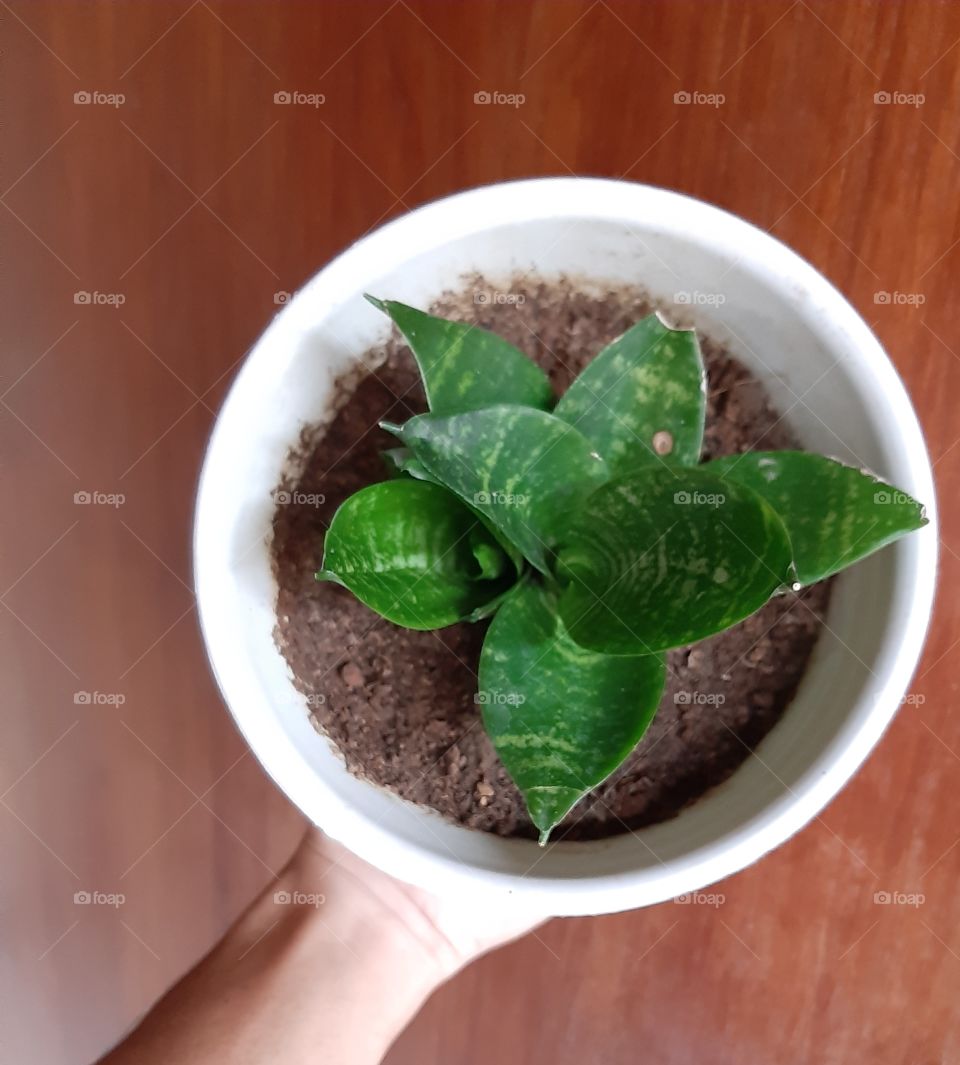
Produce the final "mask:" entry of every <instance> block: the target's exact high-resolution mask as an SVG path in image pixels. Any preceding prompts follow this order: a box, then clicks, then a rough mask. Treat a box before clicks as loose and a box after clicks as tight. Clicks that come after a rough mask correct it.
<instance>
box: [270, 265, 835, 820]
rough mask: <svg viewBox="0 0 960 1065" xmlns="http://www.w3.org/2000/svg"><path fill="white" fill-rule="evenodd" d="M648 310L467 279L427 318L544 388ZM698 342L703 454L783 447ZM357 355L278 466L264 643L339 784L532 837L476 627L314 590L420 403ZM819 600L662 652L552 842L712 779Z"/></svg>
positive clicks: (815, 592)
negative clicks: (631, 739)
mask: <svg viewBox="0 0 960 1065" xmlns="http://www.w3.org/2000/svg"><path fill="white" fill-rule="evenodd" d="M651 309H652V307H651V305H650V303H649V301H648V299H647V298H646V296H645V295H644V293H643V292H642V291H639V290H636V289H625V290H616V291H612V290H611V291H594V292H592V293H590V292H585V291H583V290H582V289H579V288H576V287H574V286H573V285H572V284H571V283H569V282H560V283H549V284H545V283H530V282H525V281H522V280H520V279H518V280H516V281H515V282H514V283H513V284H512V285H511V286H510V287H509V288H501V289H498V290H494V289H492V288H491V287H490V286H489V285H487V284H486V283H485V282H484V281H483V280H482V279H480V278H472V279H468V280H467V281H466V282H465V287H464V289H462V290H461V291H460V293H459V294H449V295H446V296H444V297H443V298H441V299H440V300H439V301H438V302H437V303H436V304H435V305H434V307H433V308H431V310H432V311H433V312H434V313H438V314H442V315H445V316H448V317H451V318H458V319H461V320H464V321H473V322H476V323H477V324H478V325H481V326H483V327H484V328H487V329H491V330H493V331H494V332H497V333H499V334H500V335H501V336H504V337H506V338H507V339H509V340H510V341H512V342H513V343H514V344H516V345H517V346H518V347H519V348H521V349H522V350H523V351H525V352H526V353H527V354H528V355H529V356H530V357H531V358H533V359H535V360H536V361H537V362H538V363H539V364H540V365H541V366H542V367H543V368H544V369H545V370H546V371H547V372H548V373H549V375H550V378H551V380H552V381H553V384H554V387H555V389H556V391H557V392H558V393H562V392H563V391H564V389H565V388H566V387H567V386H568V385H569V383H570V382H571V380H572V379H573V378H574V377H575V376H576V374H577V373H578V372H579V371H580V370H581V369H582V368H583V367H584V366H585V365H586V364H587V363H588V362H589V361H590V359H591V358H592V357H593V356H594V355H595V354H596V353H597V352H598V351H599V350H600V349H601V348H602V347H603V346H604V345H605V344H606V343H608V342H609V341H610V340H612V339H613V338H614V337H616V336H618V335H619V334H620V333H622V332H624V331H625V330H626V329H627V328H628V327H629V326H630V325H632V324H633V323H634V322H635V321H636V320H637V319H638V318H640V317H642V316H643V315H645V314H648V313H650V311H651ZM701 343H702V346H703V352H704V357H705V359H706V363H707V371H708V380H709V397H708V409H707V426H706V434H705V448H704V457H705V458H713V457H716V456H718V455H725V454H732V453H737V452H742V451H748V450H752V449H777V448H786V447H794V446H796V443H797V442H796V440H795V439H794V438H793V437H792V436H791V434H790V431H789V429H788V427H787V425H786V424H785V422H784V421H783V420H781V418H780V416H779V414H778V413H777V412H776V411H775V410H773V409H772V408H771V406H770V403H769V400H768V397H767V394H766V391H765V389H764V388H763V387H762V385H761V384H760V383H759V382H758V381H757V380H756V379H755V378H754V377H753V376H752V375H751V374H750V373H749V372H748V371H747V370H746V369H745V367H744V366H743V365H741V364H740V363H739V362H737V361H736V360H735V359H733V358H731V357H730V356H729V355H728V354H727V353H726V352H725V351H724V350H723V349H722V348H721V347H719V346H718V345H717V344H715V343H713V342H712V341H711V340H710V339H709V338H707V337H701ZM364 361H365V364H366V367H367V368H368V370H369V372H365V371H364V372H362V373H361V374H360V375H359V376H358V375H357V374H354V375H353V376H352V377H351V378H350V379H345V380H344V381H343V382H341V389H340V394H339V396H338V403H337V407H338V413H336V415H335V416H334V417H333V420H332V421H329V419H328V425H327V426H326V427H317V428H316V429H314V430H312V431H309V432H306V433H305V434H304V436H303V439H302V441H301V447H300V449H299V452H298V453H297V454H296V455H294V456H291V469H296V470H298V471H300V472H299V473H298V475H297V477H296V478H295V479H293V480H292V481H291V483H289V484H287V485H284V486H283V487H284V488H285V489H287V490H288V492H289V498H290V500H291V501H290V502H288V503H285V504H283V505H278V507H277V512H276V517H275V520H274V547H273V550H274V561H275V567H276V573H277V577H278V584H279V589H280V591H279V596H278V602H277V619H278V620H277V629H276V638H277V643H278V646H279V647H280V649H281V651H282V652H283V654H284V656H285V657H286V659H287V662H288V663H289V664H290V667H291V669H292V670H293V673H294V676H295V678H296V684H297V687H298V688H299V689H300V690H301V691H302V692H303V693H304V694H305V695H306V696H307V700H306V701H307V704H308V706H309V707H310V712H311V714H312V717H313V721H314V724H315V725H316V727H317V728H318V730H319V731H321V732H322V733H323V734H324V735H326V736H327V737H328V738H329V739H330V740H331V741H332V742H333V744H334V745H335V747H336V748H337V749H338V750H339V751H340V752H341V753H342V755H343V757H344V758H345V760H346V763H347V766H348V767H349V769H350V770H351V771H352V772H354V773H356V774H358V775H360V776H363V777H365V778H367V779H369V780H371V781H373V782H374V783H377V784H380V785H382V786H384V787H386V788H389V789H391V790H392V791H394V792H396V793H397V794H399V795H401V796H403V797H404V798H406V799H410V800H412V801H413V802H417V803H422V804H425V805H427V806H430V807H433V808H434V809H435V810H437V811H439V812H440V813H441V814H443V815H444V816H445V817H447V818H449V819H451V820H453V821H456V822H459V823H461V824H463V825H467V826H470V827H472V828H477V829H482V830H484V831H488V832H496V833H499V834H500V835H505V836H529V837H532V838H535V837H536V831H535V829H534V828H533V826H532V824H531V823H530V821H529V820H528V818H527V816H526V811H525V809H524V805H523V800H522V798H521V796H520V793H519V792H518V791H517V789H516V788H515V787H514V785H513V783H512V782H511V780H510V778H509V776H508V775H507V773H506V770H505V769H504V768H503V766H502V765H501V764H500V761H499V759H498V758H497V756H496V753H495V752H494V750H493V747H492V745H491V743H490V741H489V740H488V739H487V736H486V734H485V733H484V731H483V728H482V726H481V723H480V715H479V712H478V708H477V706H476V705H475V703H474V698H473V697H474V692H475V691H476V683H477V680H476V666H477V661H478V657H479V653H480V646H481V643H482V641H483V636H484V632H485V631H486V624H485V623H483V624H476V625H466V624H464V625H454V626H451V627H450V628H447V629H443V630H440V631H437V632H412V631H409V630H406V629H401V628H397V627H396V626H394V625H392V624H390V623H389V622H387V621H384V620H383V619H381V618H379V617H378V616H377V615H375V614H374V613H373V612H372V611H370V610H368V609H367V608H366V607H364V606H363V605H362V604H361V603H359V602H358V601H357V600H356V599H354V598H353V596H352V595H351V594H350V593H349V592H348V591H346V590H345V589H343V588H340V587H338V586H336V585H333V584H329V583H319V582H317V581H315V580H314V576H313V575H314V573H315V571H316V570H317V569H319V567H320V560H321V556H322V553H323V536H324V532H325V530H326V528H327V526H328V525H329V523H330V520H331V518H332V517H333V513H334V511H335V510H336V508H337V507H338V506H339V505H340V503H341V502H343V500H344V499H345V498H346V497H347V496H349V495H350V494H352V493H353V492H355V491H356V490H357V489H359V488H362V487H363V486H364V485H367V484H371V483H373V482H375V481H381V480H384V479H386V477H387V473H386V468H385V466H384V465H383V461H382V459H381V457H380V452H381V451H382V450H383V449H385V448H388V447H392V446H395V440H394V439H393V438H392V437H390V436H389V435H388V434H386V433H384V432H383V431H382V430H380V429H379V428H378V427H377V423H378V422H379V421H381V420H382V419H388V420H390V421H394V422H401V421H404V420H405V419H406V418H408V417H410V416H412V415H414V414H419V413H422V412H423V411H424V410H425V409H426V403H425V401H424V396H423V391H422V389H421V387H420V384H419V379H418V376H417V371H416V367H415V364H414V361H413V358H412V356H411V355H410V353H409V351H408V349H407V348H406V345H405V344H404V343H403V342H402V341H400V340H399V339H394V340H392V341H391V342H390V343H388V344H387V345H386V346H385V347H383V348H382V349H378V350H376V351H372V352H369V353H367V355H366V357H365V360H364ZM278 498H281V499H282V498H284V497H283V496H278ZM321 500H322V501H321ZM829 596H830V585H829V582H827V583H825V584H820V585H815V586H814V587H812V588H809V589H806V590H805V591H803V592H802V593H800V594H799V595H786V596H784V597H782V598H779V599H777V600H775V601H771V602H770V603H768V604H767V605H766V606H765V607H763V609H761V610H760V611H759V612H758V613H756V614H754V615H753V616H752V617H750V618H748V619H747V620H746V621H744V622H742V623H741V624H740V625H737V626H736V627H735V628H732V629H729V630H728V631H727V632H724V633H721V634H720V635H719V636H715V637H713V638H712V639H709V640H705V641H702V642H701V643H699V644H697V645H695V646H694V647H692V648H686V649H680V650H676V651H671V652H670V653H669V655H668V670H667V686H666V690H665V691H664V695H663V701H662V702H661V704H660V709H659V711H658V713H657V715H656V717H655V719H654V721H653V724H652V725H651V726H650V728H649V730H648V731H647V733H646V735H645V736H644V738H643V740H642V741H641V742H640V744H639V745H638V746H637V748H636V750H635V751H634V752H633V754H632V755H631V756H630V757H629V758H628V759H627V761H626V762H625V763H624V764H623V765H622V766H621V767H620V769H618V770H617V772H616V773H615V774H614V775H613V776H612V777H610V778H609V779H608V780H607V781H606V782H604V783H603V784H602V785H601V786H600V787H599V788H597V789H596V790H595V791H594V792H592V793H591V795H590V796H588V797H587V798H586V799H584V800H583V801H582V802H581V803H579V804H578V805H577V807H576V808H575V809H574V810H573V811H572V812H571V814H570V816H569V817H568V819H567V820H566V821H565V822H564V823H563V825H562V826H561V827H560V828H558V829H557V830H555V832H554V834H553V837H552V838H553V839H562V838H567V839H593V838H599V837H603V836H611V835H616V834H618V833H621V832H625V831H627V830H628V829H632V828H638V827H640V826H643V825H648V824H652V823H654V822H657V821H662V820H665V819H667V818H669V817H672V816H674V815H675V814H676V813H677V812H678V811H679V810H681V809H682V808H683V807H684V806H687V805H688V804H689V803H691V802H693V801H695V800H696V799H697V798H699V797H700V796H701V795H702V794H703V793H704V792H705V791H707V790H708V789H709V788H711V787H714V786H715V785H717V784H719V783H720V782H722V781H723V780H725V779H727V777H729V776H730V774H731V773H733V772H734V770H735V769H736V768H737V766H739V765H740V764H741V762H743V760H744V759H745V758H746V757H747V755H748V753H749V751H750V750H751V749H752V748H753V747H755V746H756V745H757V744H758V743H759V741H760V740H762V739H763V737H764V736H765V735H766V734H767V732H769V730H770V729H771V728H772V727H773V725H774V724H776V722H777V720H778V719H779V717H780V715H781V714H782V713H783V711H784V709H785V708H786V706H787V705H788V703H789V702H790V700H791V698H792V697H793V695H794V693H795V691H796V688H797V684H798V682H799V680H800V678H801V677H802V675H803V672H804V669H805V667H806V664H807V660H808V658H809V656H810V653H811V651H812V650H813V646H814V644H815V642H816V640H817V636H818V634H819V630H820V628H821V620H820V619H821V617H822V616H823V614H824V612H825V610H826V607H827V604H828V601H829Z"/></svg>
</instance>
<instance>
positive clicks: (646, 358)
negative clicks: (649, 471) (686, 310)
mask: <svg viewBox="0 0 960 1065" xmlns="http://www.w3.org/2000/svg"><path fill="white" fill-rule="evenodd" d="M706 395H707V393H706V378H705V371H704V366H703V359H702V358H701V355H700V344H699V343H698V341H697V334H696V333H695V332H694V331H693V330H692V329H671V328H670V327H669V326H667V325H665V324H664V323H663V322H662V321H661V320H660V318H659V317H658V316H657V315H656V314H651V315H649V316H648V317H646V318H644V319H643V320H642V321H640V322H638V323H637V324H636V325H635V326H633V327H632V328H630V329H628V330H627V331H626V333H624V334H623V336H621V337H618V338H617V339H616V340H614V341H613V343H611V344H608V345H607V347H605V348H604V349H603V351H601V352H600V353H599V354H598V355H597V357H596V358H595V359H594V360H593V361H592V362H590V363H589V364H588V365H587V367H586V369H584V371H583V372H582V373H581V374H580V376H579V377H578V378H577V379H576V380H575V381H574V382H573V384H572V385H571V386H570V387H569V388H568V389H567V391H566V392H565V393H564V394H563V396H561V398H560V402H559V403H558V404H557V406H556V409H555V411H554V413H555V414H556V415H557V417H558V418H563V419H564V420H565V421H568V422H569V423H570V424H571V425H574V426H576V427H577V429H579V430H580V432H581V433H583V435H584V436H585V437H587V439H588V440H590V441H591V442H592V443H593V444H594V446H595V447H596V449H597V451H599V453H600V454H601V455H602V456H603V457H604V459H605V460H606V462H607V464H608V465H609V466H610V468H611V470H613V471H614V473H621V472H625V471H626V470H627V469H629V468H631V467H633V466H636V465H637V464H638V463H649V462H654V463H661V464H663V463H665V464H668V465H670V464H672V465H679V466H695V465H696V464H697V463H698V462H699V461H700V448H701V445H702V442H703V425H704V418H705V416H706Z"/></svg>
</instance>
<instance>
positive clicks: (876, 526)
mask: <svg viewBox="0 0 960 1065" xmlns="http://www.w3.org/2000/svg"><path fill="white" fill-rule="evenodd" d="M703 468H704V469H705V470H707V471H709V472H710V473H714V474H716V475H717V476H718V477H723V478H724V479H725V480H728V481H734V482H736V483H737V484H743V485H746V486H747V487H748V488H752V489H753V491H754V492H756V493H757V494H758V495H761V496H763V498H764V499H766V501H767V502H768V503H769V504H770V506H772V507H773V509H774V510H775V511H776V512H777V514H779V515H780V519H781V520H782V521H783V524H784V525H785V526H786V529H787V534H788V535H789V537H790V543H791V545H792V547H793V561H794V564H795V565H796V568H797V579H798V580H799V581H800V583H801V584H814V583H815V582H816V581H820V580H823V578H824V577H829V576H830V575H831V574H833V573H837V572H839V571H840V570H842V569H845V568H846V567H847V566H851V565H853V563H854V562H858V561H859V560H860V559H861V558H865V557H866V556H867V555H871V554H873V552H874V551H879V550H880V548H881V547H885V546H886V545H887V544H889V543H892V542H893V541H894V540H897V539H899V538H900V537H901V536H904V535H906V533H908V532H913V531H914V530H915V529H919V528H921V527H922V526H924V525H926V524H927V519H926V517H925V516H924V512H923V506H922V505H921V504H920V503H918V502H917V501H916V500H915V499H912V498H911V497H910V496H908V495H907V494H906V493H905V492H901V491H899V489H897V488H894V487H893V486H892V485H889V484H886V483H885V482H884V481H881V480H879V479H878V478H877V477H874V476H873V475H872V474H870V473H866V472H865V471H863V470H858V469H856V468H855V467H853V466H845V465H844V464H843V463H842V462H837V461H836V460H835V459H828V458H825V457H824V456H823V455H813V454H810V453H808V452H806V451H749V452H747V453H746V454H744V455H727V456H724V457H723V458H720V459H714V460H713V462H708V463H707V464H706V465H705V466H704V467H703Z"/></svg>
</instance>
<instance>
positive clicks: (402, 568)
mask: <svg viewBox="0 0 960 1065" xmlns="http://www.w3.org/2000/svg"><path fill="white" fill-rule="evenodd" d="M498 556H499V558H498ZM322 565H323V568H322V569H321V570H320V572H319V573H318V574H317V578H318V579H320V580H333V581H336V582H337V583H339V584H342V585H344V587H346V588H349V589H350V591H351V592H353V594H354V595H355V596H356V597H357V598H358V599H359V600H360V601H361V602H363V603H365V604H366V605H367V606H368V607H370V608H371V609H372V610H375V611H376V612H377V613H378V614H380V615H382V616H383V617H385V618H387V620H389V621H392V622H394V623H395V624H397V625H403V626H405V627H406V628H408V629H440V628H443V627H444V626H446V625H452V624H453V623H454V622H456V621H461V620H463V619H465V618H470V617H472V616H474V615H476V616H482V611H483V609H484V608H485V607H487V606H488V605H489V604H491V603H493V602H495V601H496V600H497V599H498V598H499V596H500V595H501V594H502V593H503V592H504V591H506V590H507V589H508V588H509V587H510V585H511V584H512V583H513V582H514V580H515V578H516V574H515V572H514V571H513V569H512V567H510V566H509V565H508V563H507V559H506V557H505V556H504V555H503V552H502V551H501V550H500V548H499V546H498V544H497V542H496V540H495V539H494V538H493V537H492V536H491V535H490V534H489V533H488V532H487V530H486V529H485V528H484V526H483V524H482V523H481V522H480V521H479V519H478V518H477V517H476V515H474V514H473V513H472V512H471V511H470V509H469V508H468V507H465V506H464V505H463V503H462V502H461V501H460V500H459V499H457V498H456V496H454V495H453V494H451V493H450V492H448V491H447V490H446V489H445V488H441V487H440V486H439V485H435V484H431V483H430V482H428V481H416V480H413V479H408V478H402V479H400V480H395V481H383V482H382V483H380V484H373V485H370V486H368V487H367V488H362V489H361V490H360V491H359V492H356V493H355V494H354V495H352V496H350V498H349V499H347V500H346V501H345V502H344V503H342V504H341V506H340V507H339V508H338V509H337V512H336V514H334V516H333V521H332V522H331V523H330V528H329V529H328V530H327V535H326V537H325V539H324V544H323V564H322ZM478 612H480V613H478Z"/></svg>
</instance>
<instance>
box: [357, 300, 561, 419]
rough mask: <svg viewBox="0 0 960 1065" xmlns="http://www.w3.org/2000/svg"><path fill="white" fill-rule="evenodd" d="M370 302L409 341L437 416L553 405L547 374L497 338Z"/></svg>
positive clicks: (384, 303) (390, 302) (471, 327)
mask: <svg viewBox="0 0 960 1065" xmlns="http://www.w3.org/2000/svg"><path fill="white" fill-rule="evenodd" d="M367 299H368V300H369V301H370V302H371V303H372V304H373V305H374V307H377V308H379V309H380V310H381V311H383V312H384V313H385V314H388V315H389V316H390V318H392V319H393V322H394V324H395V325H396V326H397V328H398V329H399V330H400V332H401V333H403V335H404V337H405V338H406V340H407V343H408V344H409V345H410V350H411V351H412V352H413V356H414V358H415V359H416V360H417V366H418V367H419V368H420V376H421V377H422V379H423V387H424V389H425V391H426V393H427V403H428V404H429V406H430V410H431V411H432V412H433V413H434V414H459V413H461V412H463V411H468V410H480V409H481V408H482V407H489V406H492V405H493V404H495V403H517V404H520V405H522V406H528V407H537V408H539V409H542V410H549V409H550V408H551V407H552V406H553V404H554V395H553V389H552V388H551V387H550V381H549V380H548V379H547V375H546V374H545V373H544V372H543V370H541V369H540V367H539V366H537V365H536V363H534V362H532V361H531V360H530V359H528V358H527V356H526V355H524V354H523V352H522V351H520V350H519V349H518V348H515V347H514V346H513V345H512V344H511V343H509V342H508V341H506V340H504V339H502V338H501V337H498V336H497V335H496V334H494V333H489V332H487V330H486V329H480V328H479V326H474V325H468V324H467V323H466V322H451V321H448V320H447V319H445V318H436V317H434V316H433V315H432V314H425V313H424V312H423V311H418V310H417V309H416V308H415V307H408V306H407V305H406V304H405V303H398V302H397V301H396V300H379V299H375V298H374V297H373V296H367Z"/></svg>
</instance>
